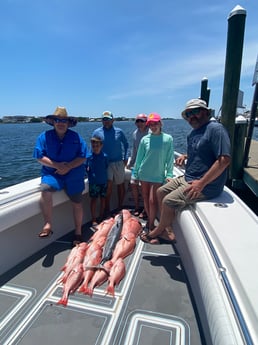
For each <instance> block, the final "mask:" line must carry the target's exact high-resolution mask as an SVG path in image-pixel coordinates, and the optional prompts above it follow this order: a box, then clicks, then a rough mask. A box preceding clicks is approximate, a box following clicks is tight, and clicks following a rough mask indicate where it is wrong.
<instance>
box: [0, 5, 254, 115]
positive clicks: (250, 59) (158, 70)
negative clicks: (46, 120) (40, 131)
mask: <svg viewBox="0 0 258 345" xmlns="http://www.w3.org/2000/svg"><path fill="white" fill-rule="evenodd" d="M236 5H240V6H242V7H244V8H245V9H246V11H247V17H246V25H245V36H244V50H243V61H242V70H241V81H240V89H241V90H243V91H244V92H245V96H244V104H246V105H247V106H248V107H250V106H251V103H252V98H253V92H254V87H252V79H253V74H254V67H255V63H256V59H257V54H258V20H257V13H258V1H257V0H243V1H241V2H235V1H231V0H216V1H208V0H196V1H192V0H180V1H173V0H160V1H157V0H155V1H154V0H1V1H0V45H1V54H0V99H1V102H0V117H2V116H5V115H18V114H19V115H35V116H44V115H47V114H50V113H52V112H53V111H54V109H55V107H56V106H57V105H60V106H65V107H66V108H67V110H68V112H69V114H70V115H74V116H92V117H97V116H100V114H101V113H102V112H103V111H104V110H111V111H112V112H113V113H114V115H115V116H122V115H126V116H131V117H133V116H135V115H136V114H137V113H141V112H145V113H147V114H148V113H150V112H158V113H160V114H161V116H162V117H175V118H178V117H180V114H181V110H182V109H183V107H184V105H185V103H186V101H187V100H188V99H190V98H195V97H199V95H200V85H201V79H202V78H203V77H207V78H208V80H209V83H208V86H209V88H210V89H211V96H210V106H211V107H213V108H215V110H216V113H217V112H218V110H219V107H220V105H221V101H222V93H223V82H224V68H225V52H226V42H227V29H228V21H227V18H228V15H229V13H230V12H231V11H232V9H233V8H234V7H235V6H236Z"/></svg>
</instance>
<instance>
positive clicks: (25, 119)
mask: <svg viewBox="0 0 258 345" xmlns="http://www.w3.org/2000/svg"><path fill="white" fill-rule="evenodd" d="M33 118H34V116H23V115H13V116H4V117H3V119H2V120H3V123H29V122H31V120H32V119H33Z"/></svg>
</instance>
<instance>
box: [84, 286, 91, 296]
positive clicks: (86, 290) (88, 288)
mask: <svg viewBox="0 0 258 345" xmlns="http://www.w3.org/2000/svg"><path fill="white" fill-rule="evenodd" d="M84 294H85V295H89V296H90V297H92V295H93V288H91V287H87V288H85V289H84Z"/></svg>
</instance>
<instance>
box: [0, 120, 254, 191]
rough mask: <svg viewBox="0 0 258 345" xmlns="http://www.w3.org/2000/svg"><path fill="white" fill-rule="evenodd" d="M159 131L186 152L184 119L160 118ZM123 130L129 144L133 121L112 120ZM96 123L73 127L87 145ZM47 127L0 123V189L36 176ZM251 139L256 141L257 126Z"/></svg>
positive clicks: (133, 127) (40, 124)
mask: <svg viewBox="0 0 258 345" xmlns="http://www.w3.org/2000/svg"><path fill="white" fill-rule="evenodd" d="M163 124H164V126H163V130H164V132H166V133H169V134H171V135H172V136H173V138H174V148H175V150H176V151H178V152H185V151H186V135H187V134H188V132H189V131H190V130H191V128H190V126H189V125H188V124H187V123H186V122H185V121H184V120H179V119H178V120H164V121H163ZM115 125H116V126H117V127H120V128H122V129H123V130H124V132H125V134H126V136H127V139H128V141H129V143H130V144H131V138H132V133H133V131H134V130H135V128H136V127H135V124H134V122H133V121H125V122H115ZM99 126H101V123H100V122H86V123H85V122H84V123H78V124H77V126H76V127H74V128H73V129H74V130H76V131H77V132H78V133H79V134H80V135H81V136H82V137H83V138H84V140H85V141H86V142H87V144H88V145H89V139H90V136H91V134H92V132H93V130H94V129H96V128H97V127H99ZM50 128H51V127H50V126H49V125H47V124H45V123H34V124H33V123H30V124H2V125H0V143H1V145H0V189H2V188H5V187H8V186H11V185H13V184H16V183H20V182H23V181H27V180H29V179H31V178H35V177H38V176H40V164H39V163H38V162H37V161H36V160H35V159H33V158H32V153H33V149H34V145H35V142H36V139H37V137H38V135H39V134H40V133H41V132H43V131H45V130H47V129H50ZM253 138H254V139H255V140H258V127H256V128H255V131H254V135H253Z"/></svg>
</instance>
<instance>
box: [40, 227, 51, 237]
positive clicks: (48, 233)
mask: <svg viewBox="0 0 258 345" xmlns="http://www.w3.org/2000/svg"><path fill="white" fill-rule="evenodd" d="M52 235H53V231H52V230H51V229H50V230H42V231H41V232H40V233H39V234H38V236H39V238H48V237H50V236H52Z"/></svg>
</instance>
